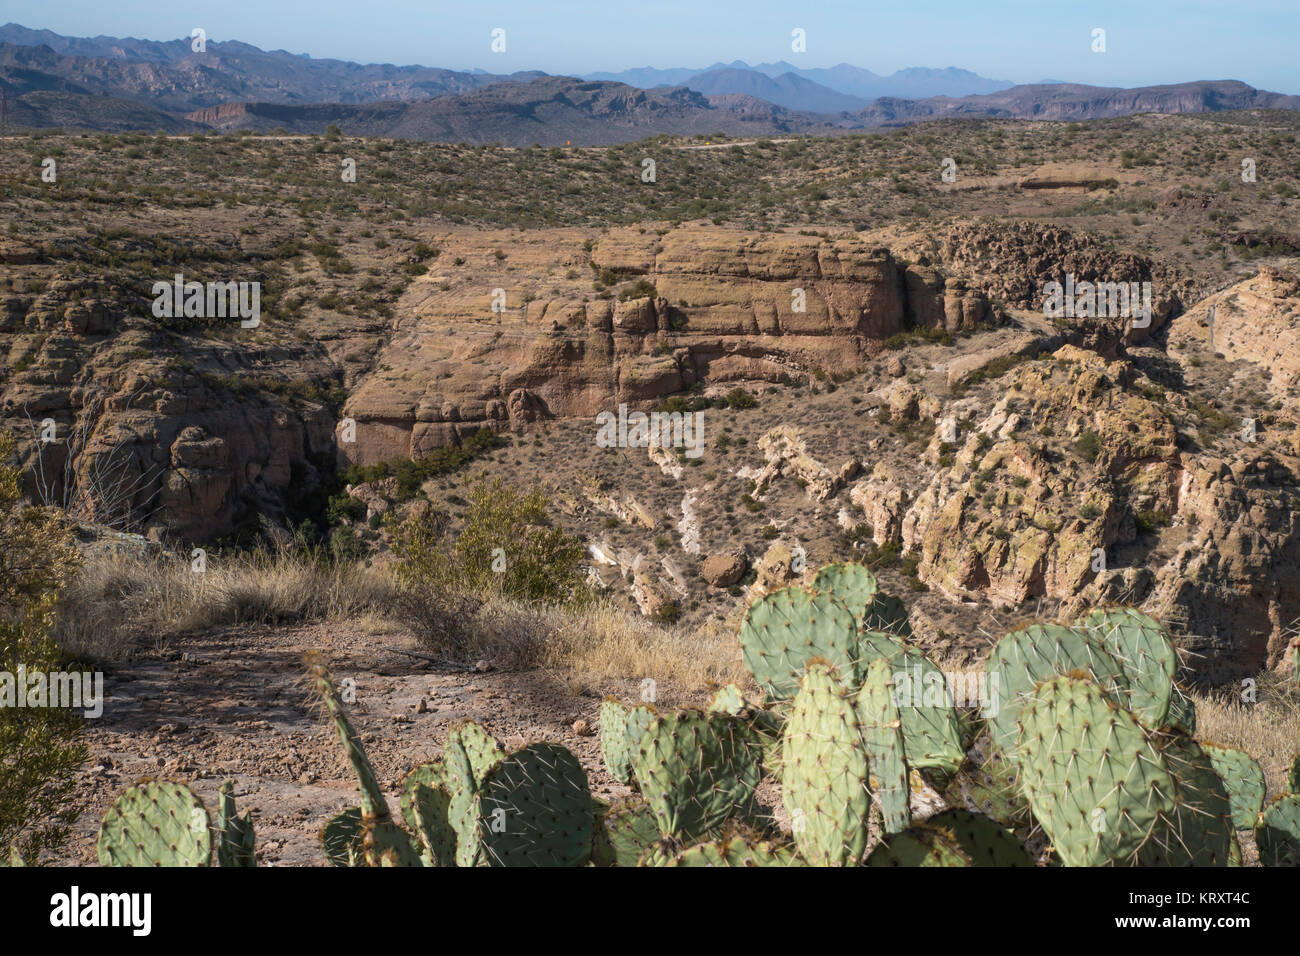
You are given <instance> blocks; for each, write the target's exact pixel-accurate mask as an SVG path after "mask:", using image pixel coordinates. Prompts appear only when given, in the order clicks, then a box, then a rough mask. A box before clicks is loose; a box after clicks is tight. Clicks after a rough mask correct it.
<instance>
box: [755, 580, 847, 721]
mask: <svg viewBox="0 0 1300 956" xmlns="http://www.w3.org/2000/svg"><path fill="white" fill-rule="evenodd" d="M857 645H858V627H857V622H856V621H855V620H854V617H853V612H852V611H850V610H849V609H848V608H847V607H845V606H844V604H842V603H841V602H840V601H839V600H838V599H836V598H835V597H832V596H831V595H830V594H828V593H825V592H822V593H819V594H810V593H809V592H807V591H805V590H804V589H803V588H800V587H788V588H782V589H781V590H779V591H773V592H772V593H771V594H768V595H766V596H764V597H762V598H760V599H758V600H757V601H755V602H754V603H753V604H751V605H750V606H749V610H748V611H747V612H746V613H745V623H744V624H743V625H742V626H741V628H740V647H741V657H742V659H743V660H744V662H745V666H746V667H747V668H748V669H749V672H750V673H751V674H753V675H754V680H756V681H757V682H758V685H759V686H760V687H761V688H762V689H763V691H764V693H765V694H767V696H768V698H769V699H778V700H783V699H786V698H789V697H792V696H794V694H795V693H797V692H798V690H799V680H800V678H801V677H802V676H803V672H804V670H805V669H806V668H807V666H808V662H809V661H812V660H815V659H817V658H821V659H823V660H825V661H827V662H828V663H830V664H832V665H834V667H835V668H836V669H837V671H838V672H839V674H840V675H841V677H842V678H843V679H844V680H845V681H846V682H847V683H849V684H856V683H857V681H856V677H857V671H856V659H857V655H858V648H857Z"/></svg>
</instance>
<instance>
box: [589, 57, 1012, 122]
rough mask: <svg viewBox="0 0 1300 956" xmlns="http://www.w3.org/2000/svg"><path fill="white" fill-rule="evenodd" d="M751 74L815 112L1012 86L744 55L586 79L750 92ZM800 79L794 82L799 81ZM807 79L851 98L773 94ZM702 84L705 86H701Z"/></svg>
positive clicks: (943, 74)
mask: <svg viewBox="0 0 1300 956" xmlns="http://www.w3.org/2000/svg"><path fill="white" fill-rule="evenodd" d="M750 75H752V76H753V77H765V78H767V79H768V80H771V81H775V82H776V83H777V84H778V86H776V87H767V88H766V89H767V92H768V93H769V94H772V95H769V96H765V97H763V98H764V99H767V100H769V101H770V102H773V103H777V104H778V105H780V106H785V107H788V108H789V109H816V110H818V111H820V112H828V111H829V112H833V111H835V110H839V109H847V108H856V109H861V108H862V107H863V106H866V105H867V103H868V102H870V101H871V100H874V99H877V98H878V97H881V96H895V97H902V98H905V99H921V98H924V97H927V96H973V95H976V94H979V93H996V92H997V91H998V90H1005V89H1006V88H1007V87H1009V86H1014V85H1015V84H1013V83H1012V82H1011V81H1009V80H990V79H988V78H986V77H983V76H979V75H978V74H975V73H971V72H970V71H969V70H959V69H957V68H956V67H951V66H950V67H948V68H946V69H942V70H933V69H927V68H925V67H911V68H909V69H906V70H899V71H898V72H896V73H891V74H890V75H889V76H881V75H879V74H877V73H872V72H871V71H870V70H864V69H863V68H862V67H858V66H851V65H849V64H848V63H841V64H840V65H839V66H832V67H820V68H816V69H803V68H800V67H797V66H795V65H794V64H793V63H788V62H786V61H785V60H781V61H778V62H776V63H759V64H758V65H757V66H750V65H749V64H748V63H746V62H745V61H744V60H735V61H733V62H731V63H715V64H713V65H712V66H710V67H707V68H705V69H703V70H689V69H672V70H657V69H655V68H654V67H643V68H641V69H636V70H623V71H622V72H619V73H589V74H586V75H585V77H584V78H585V79H588V80H608V81H612V82H615V83H626V84H628V85H629V86H639V87H641V88H642V89H652V88H654V87H658V86H689V87H690V88H691V89H693V90H699V91H700V92H701V93H751V94H752V95H756V96H757V95H760V94H758V93H755V92H753V91H754V90H755V89H759V88H762V87H760V86H759V84H760V83H761V80H758V79H756V78H751V76H750ZM800 80H802V81H804V82H803V83H799V81H800ZM808 84H815V85H816V87H818V88H820V90H825V91H826V93H827V94H840V95H841V99H842V98H843V97H852V98H853V99H854V100H856V103H855V104H854V105H853V106H852V107H849V106H836V105H833V104H834V103H836V102H837V101H836V99H835V98H834V97H833V96H832V95H828V96H827V98H826V100H825V104H826V105H823V106H805V105H796V103H795V102H783V101H782V100H780V99H774V98H773V96H780V95H781V90H782V89H790V90H792V91H797V92H796V93H795V94H794V95H796V96H798V97H800V99H801V100H807V99H808V98H809V97H810V96H813V95H817V94H818V91H816V90H814V89H813V88H812V87H810V86H809V85H808ZM706 87H707V88H706Z"/></svg>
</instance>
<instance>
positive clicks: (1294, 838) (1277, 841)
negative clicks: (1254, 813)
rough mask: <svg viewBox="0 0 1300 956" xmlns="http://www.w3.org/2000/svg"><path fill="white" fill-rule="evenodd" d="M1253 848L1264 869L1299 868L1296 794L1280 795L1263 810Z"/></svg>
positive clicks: (1298, 796) (1299, 796) (1299, 812)
mask: <svg viewBox="0 0 1300 956" xmlns="http://www.w3.org/2000/svg"><path fill="white" fill-rule="evenodd" d="M1255 845H1256V846H1257V847H1259V862H1260V863H1262V864H1263V865H1264V866H1300V793H1284V794H1282V796H1280V797H1278V798H1277V799H1276V800H1274V801H1273V802H1272V803H1270V804H1269V805H1268V806H1267V807H1265V808H1264V812H1263V813H1262V814H1261V815H1260V818H1259V824H1258V825H1257V826H1256V827H1255Z"/></svg>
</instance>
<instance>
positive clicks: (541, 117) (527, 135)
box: [0, 24, 1300, 146]
mask: <svg viewBox="0 0 1300 956" xmlns="http://www.w3.org/2000/svg"><path fill="white" fill-rule="evenodd" d="M683 74H685V75H683ZM614 77H617V78H618V79H615V78H614ZM0 90H3V91H4V95H5V97H6V99H7V100H8V107H9V121H10V123H11V124H14V125H18V126H29V127H37V128H49V127H56V126H62V127H70V128H85V129H102V130H113V131H120V130H131V129H138V130H150V131H153V130H164V131H167V132H186V131H201V130H205V129H218V130H239V129H249V130H259V131H270V130H273V129H279V128H283V129H285V130H289V131H291V132H304V133H307V132H323V131H324V130H325V129H326V128H327V127H328V126H330V125H337V126H338V127H340V128H341V129H342V130H343V131H344V132H346V133H349V134H356V135H368V136H388V137H397V138H407V139H422V140H431V141H439V142H445V141H464V142H476V143H491V142H501V143H504V144H507V145H513V146H528V145H530V144H532V143H540V144H542V145H563V144H565V143H569V142H572V143H573V144H575V145H610V144H614V143H621V142H627V141H630V140H637V139H642V138H644V137H647V136H653V135H656V134H660V133H667V134H673V135H696V134H705V135H707V134H710V133H726V134H728V135H733V136H777V135H782V134H788V135H792V134H812V135H829V134H833V133H836V132H842V131H844V130H853V129H872V128H879V127H882V126H895V125H903V124H907V123H914V122H918V121H921V120H926V119H936V118H945V117H1007V118H1019V119H1053V120H1086V119H1097V118H1102V117H1111V116H1123V115H1127V114H1131V113H1139V112H1159V113H1194V112H1207V111H1215V110H1229V109H1247V108H1271V109H1300V97H1296V96H1285V95H1282V94H1279V93H1270V92H1267V91H1262V90H1256V89H1254V88H1253V87H1250V86H1247V85H1246V84H1245V83H1241V82H1238V81H1235V80H1218V81H1197V82H1192V83H1180V84H1176V85H1172V86H1151V87H1141V88H1137V89H1127V90H1126V89H1113V88H1103V87H1094V86H1084V85H1080V84H1074V83H1055V82H1051V81H1047V82H1043V83H1038V84H1032V85H1022V86H1009V85H1008V84H1006V83H1004V82H1002V81H998V80H990V79H986V78H984V77H980V76H977V75H976V74H974V73H970V72H968V71H965V70H959V69H955V68H948V69H944V70H928V69H910V70H900V71H898V72H897V73H894V74H891V75H890V76H887V77H882V76H878V75H877V74H875V73H872V72H871V71H870V70H864V69H860V68H858V67H854V66H850V65H848V64H840V65H839V66H835V67H829V68H826V69H808V70H805V69H799V68H796V67H794V66H793V65H791V64H789V63H786V62H779V63H763V64H759V65H758V66H754V67H751V66H749V65H748V64H746V63H743V62H741V61H736V62H734V63H730V64H715V66H713V67H710V68H709V69H707V70H703V71H690V70H656V69H653V68H649V67H647V68H644V69H641V70H628V71H624V72H623V73H620V74H597V75H593V76H591V77H587V78H576V77H564V76H548V75H546V74H544V73H538V72H522V73H514V74H510V75H501V74H493V73H485V72H482V71H478V70H475V71H457V70H443V69H437V68H433V67H424V66H393V65H390V64H367V65H362V64H357V63H350V62H347V61H344V60H316V59H312V58H311V57H307V56H303V55H299V54H293V53H288V52H286V51H284V50H275V51H271V52H267V51H263V50H260V49H258V48H257V47H253V46H250V45H249V44H246V43H240V42H238V41H221V42H216V41H209V42H208V43H207V49H206V50H205V52H203V53H195V52H193V51H192V50H191V48H190V41H189V40H187V39H182V40H169V41H163V42H158V41H152V40H137V39H133V38H126V39H122V38H118V37H90V38H77V37H65V36H60V35H59V34H55V33H51V32H50V31H48V30H30V29H28V28H26V27H21V26H18V25H16V24H8V25H6V26H4V27H0ZM885 90H893V91H896V92H893V93H884V92H882V91H885ZM936 90H937V91H939V92H934V91H936ZM897 91H910V92H907V93H906V94H904V93H902V92H897Z"/></svg>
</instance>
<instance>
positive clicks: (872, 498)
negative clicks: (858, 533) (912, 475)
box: [849, 463, 908, 545]
mask: <svg viewBox="0 0 1300 956" xmlns="http://www.w3.org/2000/svg"><path fill="white" fill-rule="evenodd" d="M849 500H850V501H852V502H853V504H854V505H856V506H857V507H858V508H859V509H861V510H862V512H863V514H864V515H865V517H866V519H867V523H868V524H870V525H871V537H872V539H873V540H874V541H875V542H876V544H878V545H886V544H901V543H902V540H903V515H904V514H905V513H906V511H907V503H908V495H907V491H906V490H905V489H904V487H903V486H902V478H901V476H899V475H898V474H897V473H896V472H895V471H894V469H892V468H890V467H889V466H888V465H885V464H883V463H882V464H879V465H877V466H876V467H875V469H874V470H873V471H872V473H871V475H870V476H869V477H867V478H864V479H863V480H862V481H859V482H858V483H857V484H856V485H854V486H853V489H852V490H851V491H850V492H849Z"/></svg>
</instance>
